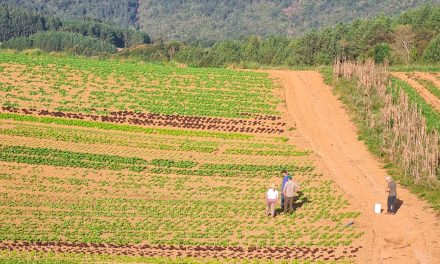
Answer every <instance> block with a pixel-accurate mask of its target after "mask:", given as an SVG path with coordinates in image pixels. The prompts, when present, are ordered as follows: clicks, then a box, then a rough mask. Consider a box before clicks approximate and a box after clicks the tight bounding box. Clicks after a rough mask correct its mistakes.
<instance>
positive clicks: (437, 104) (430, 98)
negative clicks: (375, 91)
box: [391, 72, 440, 112]
mask: <svg viewBox="0 0 440 264" xmlns="http://www.w3.org/2000/svg"><path fill="white" fill-rule="evenodd" d="M391 75H393V76H394V77H397V78H399V79H401V80H402V81H405V82H407V83H408V84H409V85H411V86H412V87H413V88H414V89H416V90H417V92H419V94H420V96H422V97H423V98H424V99H425V101H426V102H427V103H428V104H430V105H431V106H432V107H434V108H435V109H436V110H437V111H439V112H440V99H438V98H437V97H436V96H435V95H433V94H432V93H430V92H429V91H428V90H427V89H426V88H425V87H423V85H421V84H420V83H418V82H417V81H416V80H414V79H412V78H410V77H409V76H408V75H407V74H406V73H403V72H393V73H391Z"/></svg>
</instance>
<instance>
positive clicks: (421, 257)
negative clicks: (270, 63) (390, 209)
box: [269, 71, 440, 263]
mask: <svg viewBox="0 0 440 264" xmlns="http://www.w3.org/2000/svg"><path fill="white" fill-rule="evenodd" d="M269 73H270V74H271V76H272V77H274V78H277V79H279V80H280V82H281V83H282V85H283V86H284V90H285V99H286V103H287V109H288V112H289V114H290V116H291V118H292V119H293V121H294V122H295V124H296V126H297V130H298V132H299V133H300V134H301V135H302V136H303V137H304V139H305V140H306V141H307V142H308V143H309V144H310V146H311V148H312V150H313V151H314V152H315V153H316V154H317V161H316V162H317V164H318V166H319V167H321V168H320V169H321V170H322V171H323V172H324V173H327V174H329V175H330V176H331V177H332V178H333V179H334V181H335V182H336V183H337V184H338V185H339V186H340V188H341V189H342V190H343V191H344V192H345V194H346V195H347V197H348V198H349V200H350V202H351V204H352V205H354V206H355V207H356V209H357V210H358V211H360V212H361V213H362V215H361V217H360V219H358V223H357V225H359V226H360V227H362V228H365V230H367V231H366V234H365V235H364V236H363V238H362V239H363V241H362V242H361V243H363V246H364V247H363V248H364V249H363V251H362V252H361V253H360V254H359V258H358V259H357V261H358V262H359V263H440V224H439V222H440V221H439V218H440V217H439V216H438V214H436V213H435V212H434V211H433V210H432V209H430V208H429V206H428V205H427V203H426V202H424V201H421V200H419V199H418V198H416V197H415V196H414V195H412V194H411V193H409V191H407V190H405V189H403V188H402V187H400V186H399V187H398V190H397V192H398V193H397V194H398V199H400V200H401V201H403V204H402V205H401V207H400V209H399V211H398V213H397V214H396V215H394V216H391V215H385V214H380V215H376V214H374V204H375V203H376V202H379V203H381V204H382V205H385V206H386V193H385V188H386V182H385V177H386V175H387V174H386V171H385V170H384V169H382V167H381V164H380V162H379V161H377V160H376V159H375V157H374V156H373V155H372V154H370V153H369V152H368V150H367V148H366V147H365V145H364V143H363V142H360V141H358V140H357V132H356V128H355V126H354V125H353V123H352V122H351V121H350V118H349V116H348V114H347V112H346V110H345V109H344V107H343V105H342V103H341V102H340V101H338V100H337V98H336V97H335V96H334V95H333V93H332V88H331V87H329V86H327V85H325V84H324V83H323V80H322V77H321V76H320V74H319V73H317V72H309V71H307V72H306V71H304V72H294V71H270V72H269Z"/></svg>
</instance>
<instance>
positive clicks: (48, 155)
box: [0, 145, 147, 172]
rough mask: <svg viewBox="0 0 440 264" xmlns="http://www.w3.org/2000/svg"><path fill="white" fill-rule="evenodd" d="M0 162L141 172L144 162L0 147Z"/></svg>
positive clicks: (113, 157) (112, 157)
mask: <svg viewBox="0 0 440 264" xmlns="http://www.w3.org/2000/svg"><path fill="white" fill-rule="evenodd" d="M0 160H1V161H8V162H18V163H27V164H41V165H52V166H64V167H80V168H93V169H110V170H123V169H128V170H131V171H137V172H140V171H143V170H144V169H145V166H146V165H147V163H146V161H145V160H143V159H139V158H125V157H118V156H111V155H101V154H89V153H78V152H70V151H61V150H55V149H47V148H29V147H22V146H1V145H0Z"/></svg>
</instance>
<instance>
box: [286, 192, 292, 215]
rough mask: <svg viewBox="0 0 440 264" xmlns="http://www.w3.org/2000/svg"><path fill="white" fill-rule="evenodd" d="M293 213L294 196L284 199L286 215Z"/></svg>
mask: <svg viewBox="0 0 440 264" xmlns="http://www.w3.org/2000/svg"><path fill="white" fill-rule="evenodd" d="M292 212H293V196H292V197H287V196H286V197H284V213H285V214H287V213H292Z"/></svg>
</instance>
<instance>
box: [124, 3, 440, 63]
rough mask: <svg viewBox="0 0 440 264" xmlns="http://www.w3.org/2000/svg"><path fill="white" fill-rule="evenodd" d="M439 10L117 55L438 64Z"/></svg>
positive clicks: (175, 44)
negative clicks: (296, 34)
mask: <svg viewBox="0 0 440 264" xmlns="http://www.w3.org/2000/svg"><path fill="white" fill-rule="evenodd" d="M439 32H440V5H437V6H430V5H427V6H423V7H420V8H418V9H414V10H410V11H407V12H405V13H403V14H401V15H400V16H398V17H394V18H391V17H388V16H384V15H381V16H378V17H375V18H372V19H358V20H355V21H353V22H352V23H349V24H342V23H340V24H337V25H336V26H333V27H327V28H324V29H322V30H312V31H309V32H307V33H305V34H304V35H302V36H299V37H288V36H270V37H266V38H263V37H260V36H257V35H251V36H248V37H244V38H240V39H237V40H225V41H219V42H216V43H214V44H213V45H212V46H208V47H207V46H206V45H204V44H203V42H197V41H196V42H194V43H192V44H190V45H183V44H182V43H179V42H164V41H157V42H156V43H155V44H154V45H147V46H143V47H136V48H134V49H128V50H125V51H124V52H122V53H120V54H118V55H117V56H123V57H133V58H139V57H140V58H143V59H144V60H150V61H154V60H162V61H169V60H175V61H178V62H182V63H186V64H189V65H192V66H197V67H223V66H228V65H237V66H239V67H253V66H260V65H270V66H280V65H281V66H313V65H322V64H331V63H332V62H333V61H334V59H335V58H338V57H339V58H341V59H350V60H366V59H367V58H371V57H372V58H374V59H375V60H376V62H378V63H380V62H384V61H385V60H387V61H389V62H390V63H392V64H413V63H439V62H440V35H439Z"/></svg>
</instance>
